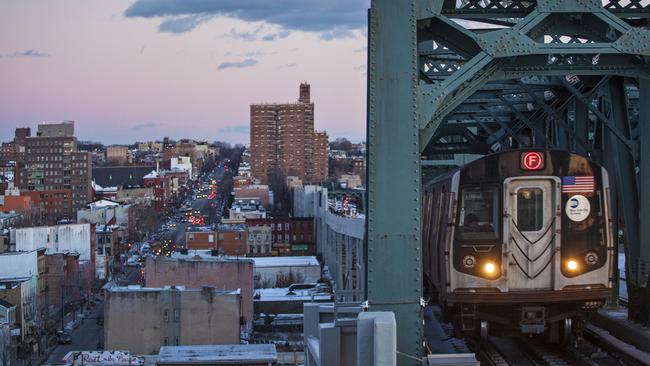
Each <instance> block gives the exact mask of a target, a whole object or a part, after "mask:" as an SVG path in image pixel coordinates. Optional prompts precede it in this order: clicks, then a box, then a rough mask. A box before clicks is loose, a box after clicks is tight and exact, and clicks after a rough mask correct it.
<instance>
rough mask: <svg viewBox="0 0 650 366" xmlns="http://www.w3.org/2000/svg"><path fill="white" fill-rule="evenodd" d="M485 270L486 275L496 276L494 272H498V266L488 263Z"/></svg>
mask: <svg viewBox="0 0 650 366" xmlns="http://www.w3.org/2000/svg"><path fill="white" fill-rule="evenodd" d="M483 270H484V271H485V273H487V274H488V275H490V276H492V275H494V272H496V270H497V266H495V265H494V263H492V262H487V263H486V264H485V266H483Z"/></svg>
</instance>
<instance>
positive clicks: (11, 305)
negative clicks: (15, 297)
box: [0, 299, 16, 309]
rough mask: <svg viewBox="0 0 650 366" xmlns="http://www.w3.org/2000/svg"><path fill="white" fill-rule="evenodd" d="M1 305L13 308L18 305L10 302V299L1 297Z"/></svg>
mask: <svg viewBox="0 0 650 366" xmlns="http://www.w3.org/2000/svg"><path fill="white" fill-rule="evenodd" d="M0 306H2V307H4V308H6V309H11V308H13V307H15V306H16V305H15V304H12V303H10V302H9V301H6V300H3V299H0Z"/></svg>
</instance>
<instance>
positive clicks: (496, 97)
mask: <svg viewBox="0 0 650 366" xmlns="http://www.w3.org/2000/svg"><path fill="white" fill-rule="evenodd" d="M648 18H650V0H621V1H618V0H617V1H602V2H601V1H600V0H538V1H531V0H399V1H397V0H373V1H372V7H371V9H370V12H369V41H368V42H369V55H368V59H369V61H368V78H369V82H368V141H369V153H368V196H369V197H368V225H367V231H368V235H367V238H368V247H367V251H368V255H367V260H368V262H367V282H368V285H367V298H368V300H369V303H370V305H371V306H374V307H375V308H376V309H377V308H378V309H388V310H391V311H394V312H395V313H396V316H397V319H398V348H399V351H400V352H401V353H400V354H403V357H402V358H401V361H400V364H409V363H410V362H411V361H409V360H412V358H411V357H409V356H407V355H410V356H418V355H422V354H423V348H422V312H421V307H420V301H421V300H420V298H421V296H422V292H421V291H422V290H421V288H422V284H421V278H420V276H421V271H422V269H421V252H420V245H421V243H420V225H421V224H420V215H421V213H420V201H419V200H420V187H421V179H422V178H421V177H422V173H423V170H424V168H423V166H436V167H438V168H439V167H440V166H444V165H447V164H448V163H449V162H450V161H453V160H454V158H455V157H457V156H460V155H464V154H476V155H485V154H489V153H492V152H496V151H501V150H506V149H512V148H518V147H547V148H558V149H565V150H571V151H574V152H577V153H580V154H583V155H587V156H589V157H591V158H592V159H594V160H596V161H598V162H600V163H602V164H603V165H605V166H606V167H607V168H608V169H609V172H610V176H611V177H612V181H613V182H612V186H613V189H612V192H613V198H614V199H615V202H618V204H616V205H614V206H616V207H615V208H616V210H615V211H616V212H614V213H615V217H616V218H617V219H616V220H615V222H614V223H613V224H614V227H615V229H616V230H618V229H619V228H620V229H622V230H623V232H624V235H623V239H624V242H625V250H626V254H627V258H628V261H627V263H628V266H627V268H626V272H627V281H628V291H629V303H630V317H631V318H632V319H633V320H636V321H639V322H644V323H647V322H648V316H649V315H650V310H649V309H650V291H649V290H648V288H649V287H650V286H647V283H648V275H649V270H650V216H649V215H650V197H649V196H650V144H649V143H648V141H647V140H648V138H650V131H648V129H649V128H650V127H649V125H648V123H640V121H643V120H646V121H647V120H648V119H649V118H650V89H648V88H650V81H649V80H650V67H649V63H648V60H649V59H648V56H650V31H648V30H646V26H647V22H648ZM423 161H424V162H425V163H424V164H423Z"/></svg>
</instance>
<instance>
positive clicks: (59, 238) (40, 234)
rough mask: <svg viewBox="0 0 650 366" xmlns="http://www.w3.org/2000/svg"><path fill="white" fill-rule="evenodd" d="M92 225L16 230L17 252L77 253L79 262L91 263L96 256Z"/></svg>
mask: <svg viewBox="0 0 650 366" xmlns="http://www.w3.org/2000/svg"><path fill="white" fill-rule="evenodd" d="M92 239H93V235H92V231H91V226H90V224H70V225H57V226H39V227H31V228H24V229H17V230H16V250H23V251H29V250H35V249H39V248H47V252H46V254H53V253H61V252H77V253H79V260H80V261H82V262H84V261H89V260H91V256H92V255H93V254H94V253H93V251H92V249H91V246H92Z"/></svg>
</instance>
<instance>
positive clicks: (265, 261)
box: [252, 256, 320, 268]
mask: <svg viewBox="0 0 650 366" xmlns="http://www.w3.org/2000/svg"><path fill="white" fill-rule="evenodd" d="M252 259H253V261H254V262H255V267H258V268H262V267H296V266H320V263H319V262H318V259H316V257H314V256H304V257H253V258H252Z"/></svg>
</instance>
